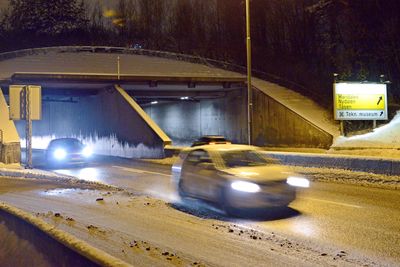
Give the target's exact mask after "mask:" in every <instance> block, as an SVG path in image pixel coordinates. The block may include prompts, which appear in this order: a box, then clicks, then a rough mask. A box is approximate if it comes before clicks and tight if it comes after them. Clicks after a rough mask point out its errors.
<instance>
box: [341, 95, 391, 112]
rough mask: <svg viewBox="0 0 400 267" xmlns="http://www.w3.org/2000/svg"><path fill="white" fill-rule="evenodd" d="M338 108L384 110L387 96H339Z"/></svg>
mask: <svg viewBox="0 0 400 267" xmlns="http://www.w3.org/2000/svg"><path fill="white" fill-rule="evenodd" d="M336 108H337V109H346V110H360V109H362V110H384V109H385V95H384V94H370V95H367V94H365V95H354V94H337V95H336Z"/></svg>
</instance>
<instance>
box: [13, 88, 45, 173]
mask: <svg viewBox="0 0 400 267" xmlns="http://www.w3.org/2000/svg"><path fill="white" fill-rule="evenodd" d="M41 91H42V90H41V87H40V86H36V85H10V119H12V120H25V121H26V124H25V141H26V166H25V167H26V168H27V169H32V120H40V119H41V117H42V92H41Z"/></svg>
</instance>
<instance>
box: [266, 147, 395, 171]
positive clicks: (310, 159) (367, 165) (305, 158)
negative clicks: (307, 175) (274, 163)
mask: <svg viewBox="0 0 400 267" xmlns="http://www.w3.org/2000/svg"><path fill="white" fill-rule="evenodd" d="M265 153H266V154H267V155H270V156H272V157H274V158H277V159H279V160H280V161H281V162H282V163H283V164H286V165H295V166H304V167H320V168H334V169H345V170H352V171H361V172H371V173H377V174H386V175H400V160H396V159H377V158H358V157H354V156H353V157H352V156H348V157H343V156H328V155H305V154H293V153H282V152H265Z"/></svg>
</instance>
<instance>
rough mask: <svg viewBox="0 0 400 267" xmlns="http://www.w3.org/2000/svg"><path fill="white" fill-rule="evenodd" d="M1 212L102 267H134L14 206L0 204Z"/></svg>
mask: <svg viewBox="0 0 400 267" xmlns="http://www.w3.org/2000/svg"><path fill="white" fill-rule="evenodd" d="M0 210H2V211H4V212H6V213H8V214H10V215H12V216H14V217H17V218H18V219H20V220H22V221H24V222H26V223H28V224H30V225H32V226H34V227H35V228H37V229H38V230H40V231H41V232H43V233H45V234H47V235H48V236H49V237H51V238H52V239H53V240H55V241H56V242H58V243H60V244H62V245H64V246H65V247H67V248H68V249H71V250H72V251H74V252H76V253H78V254H80V255H81V256H83V257H85V258H87V259H88V260H90V261H92V262H94V263H96V264H98V265H100V266H117V267H125V266H126V267H128V266H132V265H130V264H128V263H126V262H124V261H122V260H120V259H118V258H116V257H114V256H111V255H110V254H108V253H106V252H104V251H102V250H100V249H97V248H95V247H93V246H91V245H89V244H88V243H86V242H84V241H82V240H80V239H78V238H76V237H75V236H73V235H71V234H68V233H66V232H63V231H61V230H59V229H56V228H55V227H54V226H53V225H50V224H48V223H46V222H44V221H43V220H41V219H39V218H36V217H34V216H33V215H31V214H29V213H27V212H25V211H22V210H20V209H18V208H15V207H13V206H10V205H8V204H6V203H4V202H0Z"/></svg>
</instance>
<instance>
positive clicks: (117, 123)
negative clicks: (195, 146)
mask: <svg viewBox="0 0 400 267" xmlns="http://www.w3.org/2000/svg"><path fill="white" fill-rule="evenodd" d="M73 99H74V101H72V102H54V101H53V102H48V101H44V102H43V105H42V107H43V108H42V111H43V118H42V120H41V121H34V122H33V131H32V134H33V142H32V143H33V148H38V149H45V148H46V147H47V145H48V143H49V142H50V140H51V139H53V138H60V137H77V138H79V139H80V140H82V141H83V142H84V143H85V144H87V145H89V146H91V147H92V148H93V150H94V152H95V153H97V154H102V155H109V156H120V157H127V158H161V157H163V156H164V145H166V144H169V143H168V140H169V139H168V140H165V139H163V138H161V137H160V136H159V134H158V133H156V132H155V131H154V129H153V128H152V127H150V126H149V124H148V123H147V122H145V121H144V119H143V117H142V116H141V115H140V114H139V113H138V112H137V110H135V109H134V108H133V107H132V103H130V102H129V101H128V100H127V99H126V96H124V95H122V94H121V92H120V91H118V90H117V89H115V88H110V89H107V90H103V91H102V92H101V93H99V94H98V95H95V96H86V97H74V98H73ZM131 100H132V99H131ZM132 101H133V100H132ZM24 127H25V126H24V123H17V128H18V131H19V133H20V134H21V138H25V133H24ZM22 144H24V142H22Z"/></svg>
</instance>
